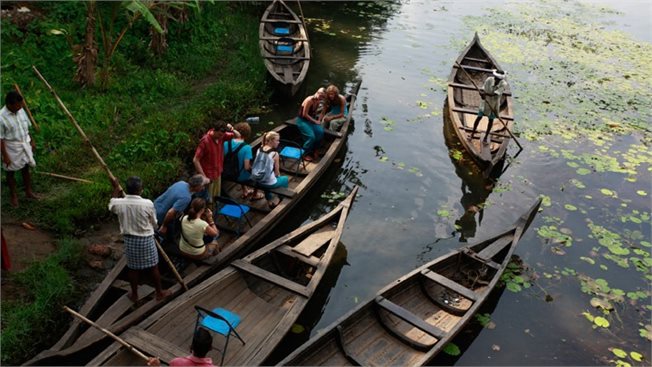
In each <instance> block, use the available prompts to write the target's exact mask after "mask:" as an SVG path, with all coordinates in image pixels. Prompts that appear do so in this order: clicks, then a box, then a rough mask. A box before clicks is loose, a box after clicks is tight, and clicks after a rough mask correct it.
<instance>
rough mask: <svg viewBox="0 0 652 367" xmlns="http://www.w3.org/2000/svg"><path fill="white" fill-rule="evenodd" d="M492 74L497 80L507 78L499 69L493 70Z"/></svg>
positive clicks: (504, 72)
mask: <svg viewBox="0 0 652 367" xmlns="http://www.w3.org/2000/svg"><path fill="white" fill-rule="evenodd" d="M492 74H493V76H494V77H495V78H496V79H497V80H502V79H505V77H506V76H507V72H506V71H504V70H500V69H494V70H493V72H492Z"/></svg>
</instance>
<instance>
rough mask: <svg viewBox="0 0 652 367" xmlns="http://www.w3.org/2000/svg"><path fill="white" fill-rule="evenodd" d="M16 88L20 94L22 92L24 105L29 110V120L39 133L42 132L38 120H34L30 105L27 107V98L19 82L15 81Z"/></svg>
mask: <svg viewBox="0 0 652 367" xmlns="http://www.w3.org/2000/svg"><path fill="white" fill-rule="evenodd" d="M14 89H15V90H16V92H18V94H20V95H21V96H22V97H23V107H24V108H25V111H27V116H29V122H31V123H32V126H34V130H36V132H37V133H40V132H41V128H40V127H39V126H38V124H37V123H36V120H34V116H32V111H30V110H29V107H27V100H26V99H25V96H24V95H23V92H21V91H20V87H18V84H16V83H14Z"/></svg>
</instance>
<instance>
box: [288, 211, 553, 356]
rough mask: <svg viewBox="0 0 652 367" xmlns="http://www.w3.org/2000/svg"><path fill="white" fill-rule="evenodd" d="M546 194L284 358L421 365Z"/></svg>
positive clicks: (486, 288)
mask: <svg viewBox="0 0 652 367" xmlns="http://www.w3.org/2000/svg"><path fill="white" fill-rule="evenodd" d="M540 204H541V199H539V200H537V202H536V203H535V204H534V205H533V206H532V208H530V210H528V211H527V212H526V213H525V214H523V215H522V216H521V217H520V218H519V219H518V221H517V222H516V223H515V224H514V226H513V227H511V228H510V229H508V230H506V231H505V232H503V233H501V234H499V235H497V236H494V237H492V238H490V239H488V240H485V241H482V242H479V243H477V244H475V245H469V246H466V247H463V248H461V249H459V250H455V251H452V252H450V253H449V254H447V255H444V256H441V257H439V258H437V259H435V260H433V261H431V262H430V263H428V264H426V265H424V266H422V267H419V268H417V269H415V270H414V271H412V272H410V273H409V274H407V275H405V276H403V277H401V278H400V279H398V280H396V281H394V282H392V283H391V284H389V285H387V286H386V287H385V288H383V289H382V290H381V291H380V292H378V293H377V295H376V297H375V298H374V299H372V300H370V301H368V302H367V303H364V304H362V305H360V306H359V307H356V308H355V309H354V310H352V311H351V312H349V313H348V314H346V315H345V316H343V317H342V318H340V319H339V320H337V321H335V322H334V323H333V324H331V325H330V326H328V327H326V328H325V329H324V330H323V331H320V332H318V333H317V335H315V336H314V337H313V338H311V339H310V340H309V341H308V342H306V343H305V344H304V345H302V346H301V347H299V348H298V349H297V350H296V351H294V352H293V353H292V354H290V355H289V356H288V357H287V358H285V359H284V360H283V361H281V362H280V363H279V365H287V366H294V365H303V366H324V365H332V366H350V365H353V366H421V365H424V364H427V363H428V362H429V361H431V360H432V358H433V357H435V356H436V355H437V353H439V352H440V351H441V349H442V348H443V347H444V346H445V345H446V344H447V343H448V342H450V341H451V340H452V339H453V337H454V336H455V335H456V334H457V333H458V332H460V330H462V328H463V327H464V325H466V324H467V323H468V322H469V320H471V318H472V317H473V315H474V314H475V313H476V311H477V310H478V308H479V307H480V306H481V305H482V303H483V302H484V301H485V300H486V299H487V297H488V296H489V293H490V292H491V290H492V289H493V288H494V287H495V286H496V284H497V283H498V280H499V279H500V276H501V274H502V273H503V271H504V270H505V267H506V266H507V264H508V262H509V260H510V258H511V256H512V253H513V252H514V249H515V247H516V245H517V243H518V241H519V240H520V239H521V236H522V235H523V232H524V231H525V230H526V229H527V227H528V226H529V225H530V223H531V222H532V220H533V219H534V216H535V215H536V213H537V211H538V209H539V205H540Z"/></svg>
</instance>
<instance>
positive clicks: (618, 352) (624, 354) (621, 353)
mask: <svg viewBox="0 0 652 367" xmlns="http://www.w3.org/2000/svg"><path fill="white" fill-rule="evenodd" d="M611 353H613V354H614V355H615V356H616V357H618V358H625V357H627V352H625V351H624V350H622V349H620V348H612V349H611Z"/></svg>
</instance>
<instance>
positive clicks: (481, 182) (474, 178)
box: [442, 107, 505, 242]
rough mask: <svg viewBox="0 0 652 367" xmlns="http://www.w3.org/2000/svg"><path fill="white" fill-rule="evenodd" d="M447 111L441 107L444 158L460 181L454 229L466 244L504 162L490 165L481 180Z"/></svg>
mask: <svg viewBox="0 0 652 367" xmlns="http://www.w3.org/2000/svg"><path fill="white" fill-rule="evenodd" d="M447 110H448V109H447V108H445V107H444V123H443V124H442V127H443V133H444V138H445V142H446V147H447V148H448V152H449V154H448V156H449V157H450V160H451V163H453V166H455V174H456V175H457V177H459V178H460V180H461V185H460V189H461V191H462V197H461V198H460V204H461V205H462V208H463V210H464V212H463V214H462V215H461V216H460V217H459V218H458V219H457V220H456V221H455V228H456V231H457V232H458V233H459V234H460V242H467V241H468V239H469V238H473V237H475V235H476V231H477V228H478V226H480V225H482V219H483V217H484V209H485V206H486V202H487V198H488V197H489V194H491V192H492V191H493V189H494V187H495V186H496V183H497V182H498V178H499V177H500V175H501V174H502V173H503V172H504V171H503V166H504V164H505V160H502V161H500V162H499V163H498V164H497V165H496V166H494V170H493V171H492V172H491V173H490V174H489V176H488V177H484V174H483V173H482V172H481V171H480V169H479V168H478V167H477V166H476V165H475V163H474V162H473V159H472V158H471V157H470V156H469V155H468V153H467V152H466V150H465V149H464V147H463V146H462V144H461V143H460V141H459V139H458V138H457V135H456V134H455V132H454V131H453V124H452V121H451V120H450V118H448V114H447V112H448V111H447Z"/></svg>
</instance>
